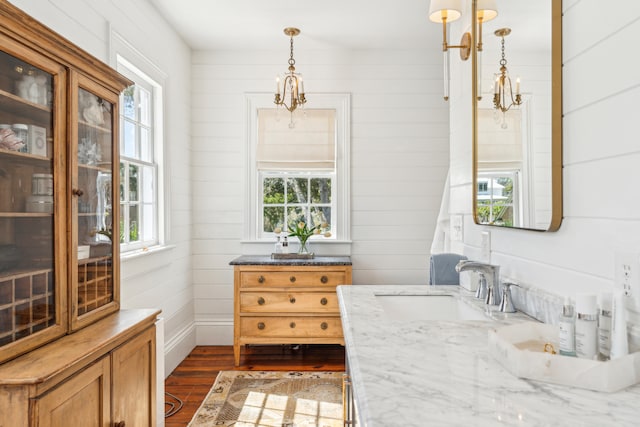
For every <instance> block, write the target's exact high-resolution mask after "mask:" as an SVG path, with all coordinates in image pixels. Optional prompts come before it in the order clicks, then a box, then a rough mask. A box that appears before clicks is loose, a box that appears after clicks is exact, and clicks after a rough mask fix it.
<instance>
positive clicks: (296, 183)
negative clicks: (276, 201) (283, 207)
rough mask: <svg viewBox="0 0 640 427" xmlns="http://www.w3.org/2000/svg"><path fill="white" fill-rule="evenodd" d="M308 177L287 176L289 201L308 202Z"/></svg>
mask: <svg viewBox="0 0 640 427" xmlns="http://www.w3.org/2000/svg"><path fill="white" fill-rule="evenodd" d="M307 183H308V180H307V178H287V201H288V202H290V203H307Z"/></svg>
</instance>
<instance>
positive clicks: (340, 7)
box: [150, 0, 441, 50]
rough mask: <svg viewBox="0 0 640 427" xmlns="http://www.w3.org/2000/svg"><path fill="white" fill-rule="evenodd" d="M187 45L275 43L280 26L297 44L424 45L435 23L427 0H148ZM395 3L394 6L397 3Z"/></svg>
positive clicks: (279, 43) (283, 41)
mask: <svg viewBox="0 0 640 427" xmlns="http://www.w3.org/2000/svg"><path fill="white" fill-rule="evenodd" d="M150 2H151V3H152V4H154V5H155V6H156V8H157V9H158V10H159V11H160V13H161V14H162V15H164V16H165V19H166V20H167V21H168V22H169V23H170V24H171V25H172V26H173V27H174V28H175V29H176V30H177V31H178V32H179V33H180V34H181V35H182V37H183V38H184V40H185V41H186V42H187V44H189V45H190V46H191V47H192V48H193V49H206V50H208V49H280V48H282V47H283V46H284V47H285V48H286V47H287V46H288V40H287V36H285V35H284V33H283V29H284V28H285V27H297V28H299V29H300V30H301V34H300V35H299V36H298V37H297V38H296V40H295V43H296V47H297V46H298V44H300V46H301V47H302V48H309V49H336V48H345V49H358V48H372V47H380V48H392V47H395V48H397V47H402V46H403V45H407V44H409V45H410V46H409V47H419V46H428V45H429V44H432V43H431V42H429V41H428V40H430V39H433V43H436V40H438V38H440V37H441V35H440V34H441V32H440V31H441V29H440V28H439V27H438V26H437V25H435V24H431V23H430V22H429V20H428V18H427V12H428V10H429V0H399V1H398V0H396V1H390V0H322V1H318V0H179V1H176V0H150ZM399 5H400V7H399Z"/></svg>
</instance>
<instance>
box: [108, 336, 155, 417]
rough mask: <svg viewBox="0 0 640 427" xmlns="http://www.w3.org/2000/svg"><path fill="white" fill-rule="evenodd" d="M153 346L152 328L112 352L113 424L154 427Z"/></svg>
mask: <svg viewBox="0 0 640 427" xmlns="http://www.w3.org/2000/svg"><path fill="white" fill-rule="evenodd" d="M155 345H156V333H155V328H150V329H147V331H145V332H143V333H142V334H140V335H139V336H138V337H136V338H134V339H133V340H131V341H129V342H127V343H126V344H124V345H122V346H121V347H118V348H117V349H116V350H114V352H113V356H112V366H113V422H114V424H117V423H119V422H124V423H125V425H127V426H130V425H131V426H136V427H155V425H156V421H155V415H156V414H155V398H156V396H155V394H156V393H155V390H156V379H155V375H156V363H155V362H156V361H155Z"/></svg>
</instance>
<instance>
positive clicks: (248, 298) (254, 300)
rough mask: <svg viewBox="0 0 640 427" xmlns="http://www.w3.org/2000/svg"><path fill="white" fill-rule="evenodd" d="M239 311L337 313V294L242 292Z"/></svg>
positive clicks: (333, 292)
mask: <svg viewBox="0 0 640 427" xmlns="http://www.w3.org/2000/svg"><path fill="white" fill-rule="evenodd" d="M240 312H241V313H294V312H297V313H300V312H302V313H339V308H338V296H337V295H336V292H335V290H333V291H331V292H306V293H302V292H242V293H240Z"/></svg>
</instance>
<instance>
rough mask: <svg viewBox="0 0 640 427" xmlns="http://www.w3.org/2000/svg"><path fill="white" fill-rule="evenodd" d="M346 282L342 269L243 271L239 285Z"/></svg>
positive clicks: (302, 285)
mask: <svg viewBox="0 0 640 427" xmlns="http://www.w3.org/2000/svg"><path fill="white" fill-rule="evenodd" d="M344 284H348V283H346V281H345V272H344V271H326V270H325V271H243V272H242V273H240V287H245V288H246V287H259V286H271V287H285V286H286V287H290V286H296V287H304V286H307V287H311V286H324V287H336V286H338V285H344Z"/></svg>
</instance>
